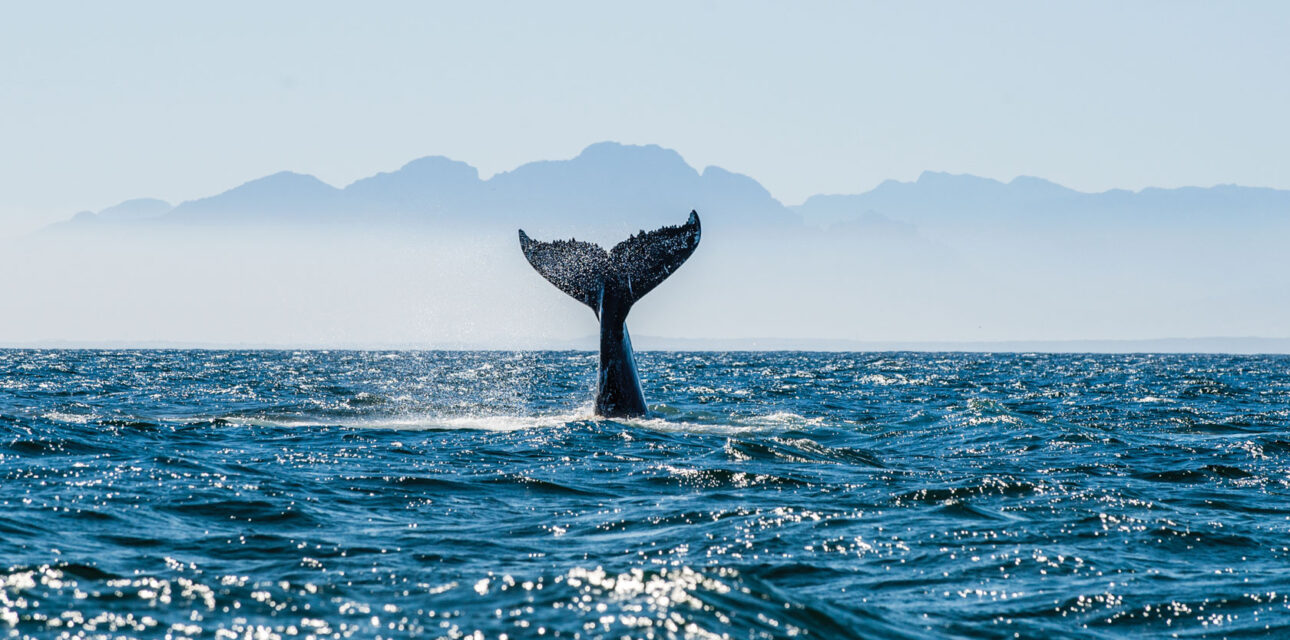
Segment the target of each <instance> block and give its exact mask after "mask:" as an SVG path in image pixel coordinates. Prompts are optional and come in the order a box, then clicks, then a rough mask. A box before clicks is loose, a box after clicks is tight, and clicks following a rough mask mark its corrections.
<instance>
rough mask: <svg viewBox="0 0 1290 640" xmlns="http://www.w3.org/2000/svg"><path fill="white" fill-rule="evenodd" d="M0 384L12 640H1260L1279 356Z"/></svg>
mask: <svg viewBox="0 0 1290 640" xmlns="http://www.w3.org/2000/svg"><path fill="white" fill-rule="evenodd" d="M595 360H596V357H595V354H594V353H581V352H564V353H554V352H456V353H450V352H407V351H399V352H394V351H390V352H324V351H294V352H293V351H273V352H266V351H260V352H254V351H14V350H7V351H0V478H2V479H3V482H4V486H5V493H4V496H3V498H0V532H2V533H3V538H2V539H3V541H2V542H0V551H2V552H3V553H2V554H0V557H2V558H3V560H0V628H3V629H7V633H9V634H11V635H13V636H14V637H19V638H45V637H58V636H59V635H60V634H65V635H67V636H71V637H77V636H79V635H93V636H97V635H108V636H111V637H172V638H199V637H201V638H206V637H245V636H247V635H248V634H249V635H250V636H251V637H261V638H277V637H283V638H289V637H308V636H310V635H312V636H313V637H320V638H322V637H326V638H346V637H352V638H374V637H426V638H441V637H442V638H464V637H481V636H482V637H487V638H500V637H502V635H503V634H505V635H506V636H507V637H509V638H523V637H535V636H536V637H543V636H545V637H562V638H621V637H624V636H626V637H632V638H649V637H653V638H722V637H729V638H748V637H755V638H778V637H819V638H850V637H857V638H858V637H919V638H943V637H970V638H994V637H998V638H1004V637H1081V638H1082V637H1125V638H1129V637H1134V638H1136V637H1144V636H1145V637H1174V636H1175V635H1177V636H1178V637H1213V638H1225V637H1233V638H1234V637H1277V636H1279V635H1280V634H1284V633H1286V632H1287V631H1290V599H1288V598H1290V594H1287V593H1286V589H1285V579H1284V567H1285V565H1286V562H1287V560H1290V551H1288V550H1290V527H1288V526H1287V522H1288V521H1290V520H1287V518H1288V517H1290V484H1288V483H1287V475H1286V470H1287V468H1290V457H1288V456H1290V441H1287V438H1286V435H1285V429H1284V425H1285V424H1286V420H1287V417H1288V416H1290V401H1287V398H1290V366H1288V362H1290V361H1287V359H1286V358H1284V357H1261V356H1241V357H1237V356H1107V355H1098V356H1089V355H1024V354H1023V355H965V354H908V353H885V354H820V353H814V354H812V353H724V354H713V353H675V354H659V353H644V354H641V365H642V367H641V369H642V371H641V373H642V379H643V381H644V383H645V387H646V389H645V391H646V396H647V397H648V398H649V399H650V401H651V402H652V405H651V408H652V409H653V410H654V412H655V415H654V416H653V417H651V418H648V419H644V420H629V421H617V420H600V419H596V418H594V417H593V416H591V415H589V409H590V403H591V397H592V393H593V387H594V372H595V369H594V367H595Z"/></svg>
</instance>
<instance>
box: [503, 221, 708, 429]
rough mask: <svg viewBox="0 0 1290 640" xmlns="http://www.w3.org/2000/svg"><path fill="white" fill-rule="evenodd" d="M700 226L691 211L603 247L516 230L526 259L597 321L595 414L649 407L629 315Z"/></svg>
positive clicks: (638, 412) (683, 253) (685, 254)
mask: <svg viewBox="0 0 1290 640" xmlns="http://www.w3.org/2000/svg"><path fill="white" fill-rule="evenodd" d="M700 231H701V229H700V225H699V216H698V214H697V213H695V212H693V211H691V212H690V218H689V220H687V221H686V223H685V224H683V225H679V226H675V227H663V228H661V229H656V230H654V231H650V232H648V233H647V232H641V233H639V234H637V235H634V236H632V237H630V238H628V239H627V240H624V241H622V242H620V243H618V244H617V245H616V246H615V247H614V248H613V250H612V251H605V250H604V249H602V248H600V247H598V246H596V245H594V244H592V243H590V242H580V241H578V240H555V241H551V242H541V241H538V240H533V239H532V238H529V237H528V235H527V234H525V233H524V231H523V230H520V249H521V250H523V251H524V257H525V258H527V259H528V261H529V264H531V265H533V268H534V269H536V270H537V272H538V273H540V274H542V277H544V278H546V279H547V281H549V282H550V283H551V284H553V285H555V286H556V287H557V288H559V289H560V290H561V291H563V292H565V293H567V294H569V295H570V296H572V297H573V298H574V299H575V300H577V301H579V302H581V303H583V304H585V305H587V306H588V307H590V308H591V310H592V311H593V312H595V314H596V317H597V318H598V319H599V320H600V373H599V375H598V376H597V377H596V415H600V416H605V417H610V418H617V417H634V416H643V415H646V414H647V413H648V412H649V408H648V406H647V405H646V404H645V394H644V393H642V392H641V382H640V376H639V375H638V374H637V373H636V356H635V354H633V353H632V340H631V337H630V336H629V335H628V333H627V314H628V313H629V312H630V311H631V310H632V306H633V305H634V304H636V301H637V300H640V299H641V298H642V297H644V295H645V294H647V293H649V292H650V291H651V290H653V289H654V287H656V286H658V284H659V283H661V282H663V280H665V279H667V277H668V276H670V275H671V274H672V273H673V272H674V271H676V269H677V268H678V267H680V266H681V264H682V263H684V262H685V261H686V260H687V259H688V258H689V257H690V254H692V253H694V250H695V248H697V247H698V246H699V235H700Z"/></svg>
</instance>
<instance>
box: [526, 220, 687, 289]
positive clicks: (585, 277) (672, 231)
mask: <svg viewBox="0 0 1290 640" xmlns="http://www.w3.org/2000/svg"><path fill="white" fill-rule="evenodd" d="M699 234H700V225H699V214H698V213H696V212H694V211H691V212H690V218H689V220H687V221H686V222H685V224H683V225H680V226H675V227H663V228H661V229H655V230H654V231H648V232H646V231H642V232H640V233H638V234H636V235H634V236H632V237H630V238H628V239H626V240H623V241H622V242H620V243H618V244H617V245H616V246H614V248H613V249H612V250H610V251H605V250H604V249H602V248H601V247H600V246H598V245H596V244H593V243H590V242H582V241H579V240H555V241H552V242H541V241H538V240H534V239H532V238H530V237H529V236H528V234H526V233H524V230H523V229H521V230H520V248H521V249H522V250H523V251H524V257H525V258H527V259H528V261H529V264H531V265H533V268H534V269H536V270H537V272H538V273H540V274H542V277H543V278H546V279H547V281H549V282H550V283H551V284H553V285H555V286H556V287H557V288H559V289H560V290H561V291H563V292H565V293H567V294H569V295H570V296H572V297H573V298H574V299H575V300H577V301H578V302H581V303H583V304H585V305H587V306H588V307H591V309H592V310H593V311H595V312H596V313H597V314H599V313H600V305H601V303H602V300H603V297H604V294H605V289H606V288H607V287H613V288H614V290H615V291H616V292H618V293H619V295H621V296H622V297H623V298H624V301H625V302H626V303H627V304H628V305H629V306H630V305H631V304H632V303H635V302H636V301H637V300H640V299H641V298H642V297H644V296H645V294H647V293H649V292H650V291H652V290H653V289H654V287H657V286H658V285H659V283H660V282H663V281H664V280H666V279H667V277H668V276H670V275H672V273H673V272H674V271H676V270H677V268H679V267H680V266H681V264H683V263H684V262H685V261H686V259H688V258H689V257H690V254H693V253H694V249H695V248H696V247H698V246H699Z"/></svg>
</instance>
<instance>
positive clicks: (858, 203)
mask: <svg viewBox="0 0 1290 640" xmlns="http://www.w3.org/2000/svg"><path fill="white" fill-rule="evenodd" d="M690 209H698V210H699V211H700V212H702V214H703V216H704V224H705V226H707V227H709V228H710V229H713V230H722V229H724V230H727V231H738V230H744V231H756V230H765V229H780V230H783V229H804V228H807V227H812V228H819V229H830V230H832V231H833V232H835V233H843V234H876V235H879V236H893V237H902V236H910V235H911V234H916V233H918V232H919V231H920V230H926V229H945V230H951V231H952V230H956V229H969V230H977V231H979V232H991V233H993V232H998V231H999V230H1001V229H1013V230H1023V231H1025V230H1030V231H1044V230H1062V229H1068V228H1081V227H1082V228H1090V227H1098V226H1108V227H1114V228H1124V227H1144V228H1161V227H1165V228H1169V227H1178V226H1180V225H1181V226H1185V227H1197V228H1209V227H1214V228H1227V229H1230V228H1232V227H1233V225H1238V226H1247V225H1254V226H1256V227H1261V226H1267V225H1274V226H1278V227H1279V226H1285V225H1287V224H1290V191H1282V190H1276V189H1266V188H1256V187H1241V186H1235V185H1220V186H1215V187H1183V188H1177V189H1156V188H1148V189H1143V190H1141V191H1126V190H1120V189H1116V190H1110V191H1105V192H1102V193H1084V192H1079V191H1075V190H1072V189H1069V188H1066V187H1064V186H1061V185H1059V184H1056V183H1053V182H1049V181H1047V180H1043V179H1040V178H1034V177H1027V176H1022V177H1018V178H1015V179H1013V180H1012V181H1010V182H1006V183H1005V182H1000V181H998V180H992V179H989V178H980V177H976V176H971V175H953V174H948V173H938V172H931V171H929V172H925V173H923V174H922V175H921V176H919V178H918V179H917V180H915V181H913V182H898V181H894V180H888V181H886V182H884V183H882V184H880V185H879V186H878V187H876V188H874V189H872V190H870V191H868V192H865V193H860V194H852V195H817V196H812V197H811V198H809V199H808V200H806V202H804V203H803V204H801V205H798V206H785V205H783V204H782V203H780V202H779V201H778V200H776V199H775V198H774V197H773V196H771V194H770V193H769V192H768V191H767V190H766V189H765V188H763V187H762V186H761V185H760V184H759V183H758V182H757V181H756V180H754V179H753V178H751V177H748V176H745V175H741V174H737V173H733V172H730V171H726V170H725V169H722V168H720V167H715V166H713V167H707V168H706V169H703V170H702V171H698V170H696V169H695V168H693V167H691V166H690V165H689V164H687V163H686V162H685V160H684V159H683V158H682V157H681V156H680V154H678V153H677V152H675V151H673V150H670V149H665V148H662V147H659V146H656V145H645V146H633V145H623V144H618V143H614V142H602V143H597V144H593V145H591V146H589V147H587V148H586V149H584V150H583V151H582V152H581V153H580V154H579V155H578V156H577V157H574V158H571V159H568V160H547V161H539V162H531V163H528V164H525V165H522V166H520V167H517V168H516V169H514V170H512V171H507V172H504V173H499V174H497V175H495V176H493V177H491V178H489V179H487V180H483V179H480V177H479V172H478V171H477V170H476V169H475V168H474V167H472V166H470V165H468V164H466V163H463V162H459V161H456V160H452V159H449V158H444V157H441V156H430V157H425V158H420V159H417V160H413V161H411V162H409V163H407V164H405V165H404V166H402V167H401V168H399V169H398V170H395V171H391V172H385V173H378V174H376V175H374V176H371V177H368V178H363V179H361V180H358V181H355V182H354V183H352V184H350V185H348V186H347V187H344V188H336V187H333V186H331V185H328V184H326V183H324V182H322V181H321V180H318V179H317V178H315V177H313V176H309V175H303V174H299V173H292V172H285V171H284V172H281V173H276V174H273V175H270V176H266V177H263V178H259V179H257V180H252V181H250V182H247V183H245V184H243V185H240V186H237V187H235V188H233V189H230V190H228V191H225V192H223V193H220V194H217V195H214V196H210V197H206V198H201V199H198V200H191V201H188V202H184V203H181V204H179V205H177V206H174V207H170V205H169V204H167V203H165V202H162V201H160V200H151V199H139V200H130V201H127V202H124V203H121V204H119V205H116V206H114V207H109V208H107V209H104V210H103V211H101V212H99V213H98V214H90V213H82V214H78V215H77V217H75V218H74V219H73V220H71V221H69V222H68V223H62V224H60V225H58V226H59V227H60V228H62V229H76V228H87V227H89V226H91V225H92V226H94V227H96V228H103V227H105V226H119V225H123V224H127V223H128V224H130V225H132V226H137V225H140V224H143V225H150V224H157V225H165V226H170V227H172V228H173V227H176V226H178V227H182V226H185V225H194V224H197V225H247V224H252V225H254V224H273V225H287V226H291V225H301V224H317V223H337V222H343V223H349V224H360V225H383V224H395V223H396V224H399V225H408V224H421V225H426V226H428V227H432V228H439V227H444V228H454V227H455V228H462V227H467V228H469V227H476V226H480V225H515V224H523V225H525V226H526V228H528V229H530V230H532V231H535V232H538V233H542V232H544V231H548V230H550V231H561V232H563V231H564V230H566V229H568V228H569V227H571V226H579V227H581V226H592V227H603V228H613V229H620V230H621V229H637V228H648V227H651V226H657V225H661V224H673V223H675V221H676V220H675V219H676V218H677V216H678V215H681V214H683V213H684V212H687V211H689V210H690Z"/></svg>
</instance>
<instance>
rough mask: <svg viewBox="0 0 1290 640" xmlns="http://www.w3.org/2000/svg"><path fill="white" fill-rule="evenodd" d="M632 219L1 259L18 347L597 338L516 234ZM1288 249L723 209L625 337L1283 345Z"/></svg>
mask: <svg viewBox="0 0 1290 640" xmlns="http://www.w3.org/2000/svg"><path fill="white" fill-rule="evenodd" d="M683 215H684V212H682V213H680V214H678V215H677V216H676V217H677V219H676V220H671V221H670V222H672V223H679V222H680V221H683V219H684V218H683ZM701 215H702V212H701ZM631 222H632V221H631V220H629V219H624V220H619V221H617V222H616V223H614V224H605V225H600V226H594V225H593V226H586V227H583V226H579V225H575V224H569V223H563V224H553V223H551V222H550V221H547V222H542V221H541V220H535V222H534V224H522V225H521V224H505V225H503V224H497V225H490V226H484V227H482V228H469V229H452V228H449V229H434V228H426V227H422V226H415V225H411V226H408V227H406V228H400V227H397V226H395V227H389V226H386V227H378V228H365V227H361V226H342V225H320V226H318V227H317V228H312V229H303V230H302V229H299V228H283V227H273V226H268V225H265V226H261V227H239V226H233V227H226V226H218V225H214V226H210V227H181V228H175V229H161V230H157V229H146V228H144V229H127V230H107V231H101V232H97V233H81V234H70V233H61V234H59V233H46V234H41V235H37V236H34V237H32V238H29V239H25V240H23V241H22V242H12V243H10V244H9V245H8V247H7V249H6V250H5V251H4V252H3V255H0V268H2V269H4V270H5V272H7V273H9V274H11V277H9V278H7V279H5V280H4V281H2V282H0V295H2V296H3V298H4V299H5V300H6V301H7V302H6V303H7V305H8V308H9V309H12V310H15V312H14V313H8V314H5V315H4V316H3V317H0V336H3V339H4V341H5V343H7V344H11V345H25V344H33V343H42V344H53V345H58V344H65V343H66V342H71V343H72V344H85V345H94V344H107V345H153V344H158V343H177V344H188V345H239V344H241V345H274V346H367V347H370V346H377V347H379V346H417V347H434V348H441V347H462V346H465V347H489V348H534V347H556V348H567V347H570V346H577V347H580V348H594V346H595V340H594V336H595V335H596V333H597V328H596V323H595V319H594V317H593V316H592V314H590V313H589V312H588V311H587V310H586V309H585V308H582V307H581V306H580V305H579V304H577V303H576V302H575V301H573V300H571V299H568V298H567V297H566V296H564V295H562V294H561V293H560V292H559V291H557V290H555V289H554V288H552V287H550V286H549V285H548V284H547V283H545V282H544V281H543V280H542V279H541V278H540V277H539V276H538V275H537V274H535V273H534V272H533V271H532V269H531V268H530V267H529V266H528V265H527V264H526V263H525V262H524V259H523V256H522V255H521V253H520V251H519V247H518V241H517V239H516V237H515V228H516V227H518V226H524V227H525V228H526V230H527V231H529V233H530V235H532V236H533V237H535V238H539V239H555V238H568V237H578V238H585V239H590V240H593V241H598V242H600V243H601V244H602V245H603V246H606V247H612V246H613V244H615V243H616V242H617V241H618V240H621V239H624V238H626V237H627V236H628V235H630V234H631V233H633V232H635V231H638V230H640V229H641V228H642V227H648V228H654V227H653V226H651V225H647V224H639V225H636V226H635V228H633V227H632V226H629V225H630V224H631ZM955 237H956V238H958V239H957V240H955V239H954V238H955ZM1275 245H1277V242H1276V237H1275V236H1273V235H1272V234H1262V235H1260V236H1259V237H1257V238H1251V237H1229V238H1223V237H1216V239H1215V240H1214V241H1213V242H1212V243H1211V244H1209V245H1204V244H1203V243H1200V241H1199V239H1198V238H1196V237H1188V238H1182V239H1179V238H1177V237H1174V236H1167V235H1166V236H1164V237H1151V236H1148V235H1147V234H1137V235H1131V234H1127V233H1126V234H1120V235H1115V236H1107V237H1103V236H1097V235H1095V234H1094V235H1090V234H1083V235H1081V234H1076V233H1071V234H1067V235H1060V236H1051V235H1049V236H1044V237H1035V236H1028V235H1022V234H1019V233H1007V232H999V233H998V234H996V236H994V237H991V238H985V237H970V236H967V235H960V236H954V237H945V238H937V239H932V238H931V237H929V236H927V235H926V234H917V233H914V234H911V233H908V232H907V231H905V230H901V229H900V228H895V229H892V228H887V227H883V226H881V225H880V226H878V227H874V228H868V227H863V226H861V227H858V228H848V227H840V228H828V229H817V228H812V227H809V226H801V227H791V228H787V229H784V230H781V231H779V232H774V233H772V232H770V231H766V230H757V229H754V230H741V229H739V228H738V227H737V226H732V225H731V224H730V223H729V222H728V221H722V220H720V219H714V220H712V221H711V222H710V221H709V220H708V219H707V218H705V220H704V238H703V242H702V244H701V246H700V247H699V249H698V251H697V252H696V253H695V254H694V256H693V258H692V259H691V260H690V261H689V262H688V263H687V264H686V265H685V267H684V268H682V269H680V270H679V271H678V272H677V273H676V274H674V275H673V276H672V277H670V278H669V279H668V281H667V282H666V283H665V284H664V285H663V286H660V287H659V288H658V289H657V290H656V291H654V292H652V293H651V294H650V295H649V296H648V297H647V298H646V299H644V300H642V301H641V302H640V303H639V304H638V305H637V306H636V307H635V308H634V310H633V312H632V315H631V316H630V318H629V322H628V326H629V327H630V328H631V330H632V333H633V335H635V336H662V337H669V338H708V339H713V340H715V341H720V340H723V339H740V338H789V339H803V340H810V339H847V340H1010V339H1081V338H1159V337H1200V336H1270V337H1278V336H1282V335H1283V334H1284V328H1283V327H1282V325H1281V323H1280V320H1279V319H1280V318H1283V317H1284V315H1285V312H1290V309H1285V306H1286V304H1287V302H1286V300H1290V296H1286V295H1282V293H1285V292H1287V283H1286V280H1285V279H1286V277H1287V276H1286V274H1287V273H1290V264H1286V262H1287V261H1288V260H1290V258H1287V257H1286V256H1287V255H1288V254H1286V253H1285V252H1283V251H1279V250H1277V249H1276V246H1275ZM642 344H647V343H642ZM716 344H719V342H717V343H716Z"/></svg>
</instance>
